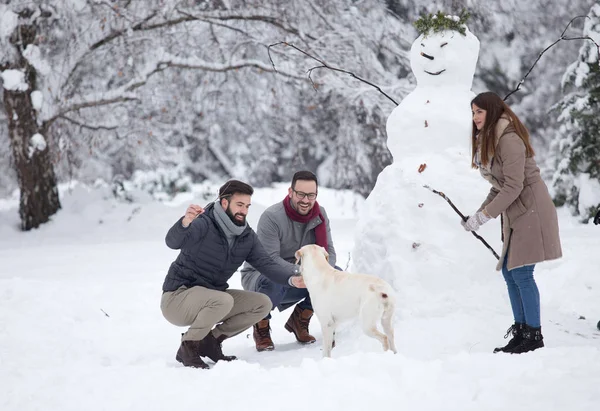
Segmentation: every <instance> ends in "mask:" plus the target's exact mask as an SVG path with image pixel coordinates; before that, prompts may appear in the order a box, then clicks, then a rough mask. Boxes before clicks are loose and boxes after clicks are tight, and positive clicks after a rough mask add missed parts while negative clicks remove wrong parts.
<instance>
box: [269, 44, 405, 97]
mask: <svg viewBox="0 0 600 411" xmlns="http://www.w3.org/2000/svg"><path fill="white" fill-rule="evenodd" d="M282 44H283V45H284V46H287V47H291V48H293V49H294V50H297V51H299V52H300V53H302V54H304V55H305V56H307V57H308V58H310V59H312V60H315V61H317V62H318V63H319V64H320V65H319V66H315V67H311V68H310V69H308V71H307V73H308V79H309V80H310V82H311V83H312V85H313V87H314V89H315V90H316V89H317V87H316V85H315V83H314V81H313V80H312V72H313V71H314V70H316V69H321V68H325V69H329V70H331V71H337V72H339V73H344V74H348V75H349V76H350V77H353V78H355V79H356V80H358V81H361V82H363V83H365V84H368V85H369V86H371V87H373V88H375V89H376V90H377V91H379V92H380V93H381V94H383V95H384V96H385V97H387V98H388V99H389V100H390V101H391V102H392V103H394V104H395V105H398V103H397V102H396V100H394V99H393V98H392V97H390V96H389V95H388V94H386V93H385V92H384V91H383V90H382V89H381V87H379V86H378V85H376V84H373V83H371V82H370V81H368V80H365V79H364V78H362V77H360V76H358V75H356V74H355V73H353V72H351V71H348V70H344V69H341V68H339V67H334V66H331V65H329V64H328V63H326V62H325V61H324V60H322V59H320V58H318V57H315V56H313V55H312V54H310V53H308V52H306V51H304V50H302V49H300V48H299V47H297V46H295V45H293V44H291V43H288V42H286V41H280V42H278V43H274V44H271V45H269V47H268V48H267V50H268V52H269V60H270V61H271V65H272V66H273V69H274V70H275V71H277V69H276V68H275V62H274V61H273V58H272V57H271V48H272V47H276V46H279V45H282Z"/></svg>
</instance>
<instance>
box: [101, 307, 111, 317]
mask: <svg viewBox="0 0 600 411" xmlns="http://www.w3.org/2000/svg"><path fill="white" fill-rule="evenodd" d="M100 311H102V312H103V313H104V315H105V316H107V317H110V315H108V314H106V311H104V310H103V309H102V308H101V309H100Z"/></svg>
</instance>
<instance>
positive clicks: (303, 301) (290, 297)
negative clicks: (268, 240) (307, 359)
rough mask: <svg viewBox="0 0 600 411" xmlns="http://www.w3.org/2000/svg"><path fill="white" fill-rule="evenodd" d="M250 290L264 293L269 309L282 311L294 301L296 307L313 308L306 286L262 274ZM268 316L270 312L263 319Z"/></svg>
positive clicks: (269, 316) (338, 268)
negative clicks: (269, 301) (275, 280)
mask: <svg viewBox="0 0 600 411" xmlns="http://www.w3.org/2000/svg"><path fill="white" fill-rule="evenodd" d="M334 268H335V269H336V270H340V271H341V270H342V269H341V268H340V267H338V266H335V267H334ZM252 291H256V292H257V293H263V294H266V295H267V296H268V297H269V298H270V299H271V303H272V304H273V308H272V309H271V310H274V309H275V307H277V308H278V309H279V311H283V310H286V309H288V308H289V307H291V306H292V305H294V304H296V303H298V307H299V308H301V309H302V310H305V309H309V310H311V311H312V309H313V308H312V302H311V301H310V294H308V290H307V289H306V288H296V287H292V286H289V285H283V284H278V283H275V282H273V281H271V280H269V279H268V278H267V277H265V276H264V275H261V276H260V277H259V279H258V280H257V281H256V289H254V290H252ZM270 318H271V313H269V315H267V316H266V317H265V320H268V319H270Z"/></svg>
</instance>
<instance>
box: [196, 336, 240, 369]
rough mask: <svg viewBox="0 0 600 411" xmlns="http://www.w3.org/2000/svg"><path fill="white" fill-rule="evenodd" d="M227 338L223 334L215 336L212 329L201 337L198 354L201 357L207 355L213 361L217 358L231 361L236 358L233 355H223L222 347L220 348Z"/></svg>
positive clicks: (217, 359)
mask: <svg viewBox="0 0 600 411" xmlns="http://www.w3.org/2000/svg"><path fill="white" fill-rule="evenodd" d="M226 338H227V336H225V335H221V336H219V338H215V336H214V335H213V333H212V331H211V332H209V333H208V334H206V337H204V339H202V340H201V341H200V342H199V343H200V344H199V346H200V348H199V354H200V356H201V357H208V358H210V359H211V360H213V361H214V362H217V361H219V360H223V361H233V360H237V357H236V356H235V355H223V349H222V348H221V344H222V343H223V341H224V340H225V339H226Z"/></svg>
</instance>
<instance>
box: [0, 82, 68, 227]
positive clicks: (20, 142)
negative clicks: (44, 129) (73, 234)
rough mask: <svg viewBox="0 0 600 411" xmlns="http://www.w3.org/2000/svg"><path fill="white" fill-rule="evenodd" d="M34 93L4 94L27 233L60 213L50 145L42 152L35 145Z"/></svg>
mask: <svg viewBox="0 0 600 411" xmlns="http://www.w3.org/2000/svg"><path fill="white" fill-rule="evenodd" d="M29 77H30V76H27V78H29ZM31 91H32V89H31V87H30V88H29V89H28V90H25V91H18V90H6V89H5V90H4V107H5V108H6V115H7V118H8V132H9V137H10V145H11V149H12V154H13V160H14V165H15V169H16V171H17V178H18V181H19V188H20V191H21V199H20V205H19V215H20V217H21V229H22V230H24V231H27V230H31V229H32V228H37V227H39V225H40V224H43V223H45V222H47V221H48V220H49V218H50V216H51V215H53V214H54V213H56V212H57V211H58V210H59V209H60V201H59V198H58V188H57V185H56V175H55V174H54V168H53V166H52V163H51V161H50V150H49V147H48V145H47V144H46V147H45V148H44V149H42V150H40V149H34V148H33V147H32V145H31V137H33V136H34V135H35V134H37V133H38V132H39V127H38V125H37V121H36V113H35V111H34V109H33V106H32V104H31V96H30V93H31ZM44 137H45V136H44Z"/></svg>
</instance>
